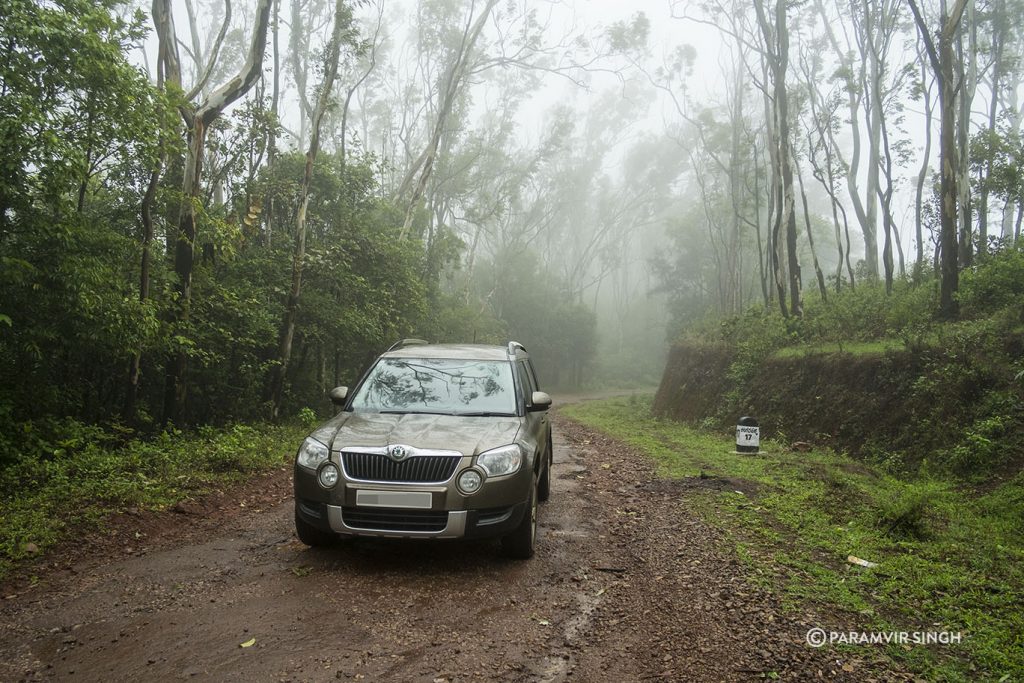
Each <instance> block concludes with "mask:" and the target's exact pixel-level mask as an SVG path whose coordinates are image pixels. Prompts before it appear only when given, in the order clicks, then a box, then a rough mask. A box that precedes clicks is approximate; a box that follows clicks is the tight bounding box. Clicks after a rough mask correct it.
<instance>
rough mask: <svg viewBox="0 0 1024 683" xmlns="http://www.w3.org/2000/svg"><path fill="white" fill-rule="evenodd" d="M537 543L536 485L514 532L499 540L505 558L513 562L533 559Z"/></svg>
mask: <svg viewBox="0 0 1024 683" xmlns="http://www.w3.org/2000/svg"><path fill="white" fill-rule="evenodd" d="M536 542H537V484H536V483H534V485H533V488H532V489H531V490H530V498H529V500H527V501H526V511H525V512H524V513H523V519H522V521H521V522H519V526H517V527H516V529H515V531H513V532H512V533H510V534H509V535H507V536H503V537H502V539H501V547H502V549H503V550H504V551H505V556H506V557H510V558H512V559H514V560H528V559H530V558H531V557H533V549H534V546H535V545H536Z"/></svg>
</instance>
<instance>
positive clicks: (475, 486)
mask: <svg viewBox="0 0 1024 683" xmlns="http://www.w3.org/2000/svg"><path fill="white" fill-rule="evenodd" d="M483 483H484V478H483V477H481V476H480V473H479V472H477V471H476V470H466V471H465V472H463V473H462V474H461V475H460V476H459V490H460V491H462V492H463V493H465V494H467V495H469V494H473V493H476V492H477V491H479V490H480V485H481V484H483Z"/></svg>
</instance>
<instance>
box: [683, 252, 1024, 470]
mask: <svg viewBox="0 0 1024 683" xmlns="http://www.w3.org/2000/svg"><path fill="white" fill-rule="evenodd" d="M962 282H963V286H962V289H961V305H962V311H963V313H964V320H962V321H961V322H956V323H940V322H939V321H937V320H935V319H934V318H933V311H934V310H935V288H934V287H933V286H932V284H933V283H930V282H927V281H926V282H921V283H918V284H916V285H915V284H911V283H906V282H901V283H897V286H896V287H895V288H894V290H893V292H892V293H891V294H887V293H886V292H885V289H884V288H883V287H882V286H881V284H871V283H865V284H861V285H859V286H858V287H857V289H856V290H851V289H849V288H847V289H845V290H844V291H843V292H841V293H838V294H833V295H832V296H830V297H829V301H828V302H823V301H821V300H820V299H819V298H818V297H816V296H808V300H807V302H806V308H805V315H804V317H803V318H802V319H799V320H797V319H792V318H789V319H786V318H783V317H782V316H781V315H780V314H779V313H777V312H775V311H764V310H763V309H762V308H760V307H758V308H756V309H751V310H750V311H748V312H747V313H745V314H744V315H742V316H735V317H731V318H728V319H725V320H717V321H716V320H707V321H704V322H702V323H701V325H699V326H695V327H694V328H692V329H691V331H689V332H687V333H686V334H684V335H683V336H681V337H680V343H682V344H683V345H691V346H695V347H699V346H700V344H702V343H706V342H708V341H711V342H713V343H715V344H719V345H724V346H725V347H726V348H727V349H728V350H729V351H730V352H731V356H732V358H733V361H732V364H731V366H730V367H729V370H728V372H727V377H726V379H727V380H728V385H727V388H726V389H725V393H724V401H723V402H722V403H721V405H718V406H716V407H715V410H716V411H717V415H714V416H711V415H698V416H694V419H697V420H699V419H702V418H706V417H714V418H717V419H719V420H726V419H730V418H734V417H735V416H736V415H739V414H743V413H744V412H746V411H748V410H750V408H751V406H750V400H752V399H750V398H749V397H750V396H751V393H752V392H751V388H752V387H755V388H757V389H758V392H757V395H758V396H760V399H758V400H760V401H761V402H762V403H763V402H765V401H767V402H769V403H771V404H772V405H771V406H770V408H767V407H765V406H763V405H762V406H760V409H761V412H760V413H759V416H760V417H762V418H763V419H766V420H768V421H769V422H771V423H773V424H774V425H775V426H776V428H777V429H785V430H786V431H791V430H794V431H796V432H798V433H800V436H799V437H798V438H802V439H814V438H816V434H815V433H813V432H811V433H808V432H809V431H810V430H811V427H810V425H812V424H813V423H814V422H815V421H816V419H820V418H816V417H815V416H816V415H820V411H821V410H823V409H825V406H826V405H827V406H829V408H828V409H829V410H830V411H831V412H836V411H839V412H841V413H843V414H845V413H846V412H851V413H857V412H858V411H857V408H856V406H852V405H849V404H848V403H844V401H843V398H842V397H843V396H845V395H847V394H849V395H855V396H864V397H865V398H866V399H868V397H871V395H872V392H873V391H877V386H869V385H868V384H866V383H865V382H867V380H866V379H865V380H864V382H862V381H861V380H860V379H859V377H858V375H857V374H856V371H855V370H851V371H848V372H847V371H845V370H844V368H846V367H851V368H853V367H858V368H863V369H869V368H868V366H865V365H863V363H864V362H866V359H869V358H870V357H872V356H874V357H875V358H876V359H877V362H876V363H875V364H874V365H872V366H871V368H870V371H871V373H872V375H873V376H875V379H874V380H872V381H874V382H878V381H884V382H889V384H888V386H889V387H890V391H893V390H895V391H897V392H898V393H899V398H898V399H897V398H896V397H895V396H886V397H884V398H883V397H871V398H869V399H868V400H871V401H872V403H873V404H877V403H878V402H880V401H883V400H887V401H897V403H896V404H892V405H891V410H890V411H889V412H890V413H891V414H893V415H899V416H902V418H899V417H894V418H893V419H892V420H888V421H886V420H883V422H884V424H880V423H877V422H876V423H868V422H864V421H861V422H858V421H857V420H856V419H855V418H856V415H855V414H853V415H850V416H849V417H848V418H847V419H845V420H843V421H842V424H840V425H838V429H840V430H841V431H842V432H843V436H842V441H841V446H842V447H843V448H847V449H849V450H851V451H852V452H855V453H857V454H859V455H861V456H862V457H864V458H867V459H870V460H872V461H873V462H876V463H879V464H881V463H884V464H885V466H886V467H888V468H889V469H890V471H893V472H915V471H918V470H921V471H927V472H932V473H935V474H936V475H940V476H945V475H949V474H955V475H957V476H960V477H965V478H968V479H970V480H983V479H985V478H986V477H991V476H992V475H993V474H996V473H998V472H1000V471H1002V469H1003V468H1005V467H1007V466H1009V464H1010V463H1013V462H1017V461H1019V455H1018V456H1015V455H1014V454H1015V453H1019V452H1020V451H1019V447H1020V444H1021V443H1022V441H1024V439H1022V438H1021V437H1020V436H1019V434H1020V432H1021V429H1020V426H1021V425H1022V424H1024V383H1022V382H1021V381H1020V380H1019V379H1017V375H1018V374H1019V373H1021V372H1022V370H1024V364H1022V362H1021V360H1020V358H1021V349H1022V347H1024V252H1022V250H1021V249H1020V248H1006V249H1003V250H1001V251H1000V252H998V253H995V254H991V255H989V256H987V257H985V258H983V259H979V264H978V265H977V266H976V267H975V268H973V269H971V270H968V271H965V272H964V274H963V277H962ZM826 354H833V355H835V356H836V357H835V359H834V361H832V362H831V363H830V362H829V361H827V360H823V358H824V356H825V355H826ZM811 358H813V359H815V360H814V364H815V365H814V367H820V368H821V369H822V372H823V373H824V374H825V375H827V377H818V378H817V379H811V378H808V377H806V376H805V375H806V373H805V372H802V366H807V363H806V360H805V359H811ZM787 364H788V365H790V366H792V371H791V372H785V371H784V368H785V367H786V366H787ZM833 366H834V367H833ZM769 368H775V371H772V372H769ZM877 373H881V374H877ZM768 374H770V376H771V377H772V380H771V381H772V382H774V384H773V385H772V386H771V387H767V386H766V385H765V381H766V380H765V377H766V376H767V375H768ZM1021 376H1024V375H1021ZM797 387H802V388H803V389H802V390H801V391H798V390H797ZM808 392H814V394H821V395H819V396H817V398H815V396H814V395H810V396H808V395H806V394H807V393H808ZM766 396H769V397H775V398H774V399H771V398H765V397H766ZM781 396H786V397H787V398H786V400H785V401H783V400H781V399H779V398H778V397H781ZM833 399H835V400H833ZM860 412H864V411H860ZM831 434H832V436H833V437H834V436H835V434H836V431H835V430H833V431H832V432H831ZM829 438H832V437H829Z"/></svg>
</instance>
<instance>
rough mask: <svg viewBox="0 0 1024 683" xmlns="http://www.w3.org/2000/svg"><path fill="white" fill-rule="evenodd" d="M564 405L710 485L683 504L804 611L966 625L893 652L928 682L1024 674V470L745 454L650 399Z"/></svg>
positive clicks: (912, 626) (919, 624) (769, 446)
mask: <svg viewBox="0 0 1024 683" xmlns="http://www.w3.org/2000/svg"><path fill="white" fill-rule="evenodd" d="M562 412H563V414H564V415H567V416H568V417H570V418H572V419H575V420H578V421H579V422H581V423H583V424H585V425H588V426H590V427H593V428H595V429H599V430H601V431H603V432H605V433H607V434H609V435H610V436H613V437H615V438H617V439H619V440H621V441H623V442H625V443H628V444H630V445H631V446H633V447H635V448H637V449H639V450H640V451H642V452H644V453H646V454H647V455H649V456H650V457H651V458H652V459H654V460H655V461H656V462H657V464H658V467H659V471H660V473H661V474H662V476H665V477H668V478H673V479H679V478H694V479H697V480H701V479H704V480H706V481H707V483H709V484H711V485H709V486H707V487H695V488H694V489H688V490H687V494H686V500H685V503H686V505H687V506H691V505H692V506H693V507H694V509H696V510H697V511H698V512H699V513H700V514H701V515H702V517H703V518H704V519H706V520H707V521H709V522H711V523H712V524H715V525H717V526H718V527H720V528H722V529H723V530H724V531H725V532H726V534H727V536H728V537H729V538H730V539H731V540H732V542H733V552H735V553H736V554H737V556H738V557H739V558H740V559H741V560H742V561H743V562H744V563H745V564H746V565H747V566H748V569H749V573H750V577H751V580H753V581H755V582H760V583H763V584H764V585H766V586H769V587H773V588H778V587H780V586H781V587H782V589H783V590H784V592H785V594H786V595H787V596H788V598H789V600H790V605H791V606H792V607H793V608H794V609H797V608H799V607H800V606H801V605H803V604H806V603H808V602H809V603H821V604H825V605H828V606H833V607H838V608H840V609H842V610H846V611H848V612H849V613H850V614H851V622H850V623H853V624H858V625H859V626H860V627H861V628H863V629H864V630H872V631H953V632H957V631H959V632H962V633H963V634H964V640H963V643H962V644H960V645H955V644H954V645H947V646H939V645H933V646H918V647H912V648H909V649H908V648H903V647H898V646H892V647H890V648H889V651H888V653H889V655H891V656H892V657H893V658H895V659H897V660H898V661H899V662H900V664H901V665H902V666H905V667H907V668H909V669H910V670H912V671H914V672H916V673H919V674H921V675H922V676H925V677H927V678H928V679H929V680H951V681H965V680H996V681H1008V680H1017V679H1019V678H1020V677H1021V676H1022V675H1024V643H1022V642H1021V640H1020V634H1021V633H1022V632H1024V610H1022V609H1021V605H1022V604H1024V529H1022V528H1021V523H1020V520H1021V519H1024V474H1018V475H1016V476H1015V477H1014V478H1013V479H1011V480H1009V481H1005V482H1003V483H1000V484H998V485H996V486H992V487H988V488H980V489H975V488H967V487H964V486H962V482H961V481H959V480H957V479H951V478H940V477H914V478H905V477H898V476H894V475H893V474H891V473H889V472H887V471H886V470H885V469H884V468H882V467H878V466H873V465H870V464H867V463H865V462H863V461H861V460H856V459H853V458H851V457H848V456H846V455H842V454H836V453H833V452H831V451H828V450H822V449H812V450H810V451H808V452H796V451H794V450H791V449H790V447H789V445H788V444H786V443H784V442H779V441H775V440H769V441H767V442H765V443H763V445H762V453H761V454H759V455H737V454H735V453H733V452H732V451H733V448H734V446H733V444H734V441H733V439H732V438H731V435H729V436H727V435H726V434H725V433H723V431H722V430H708V429H700V428H696V427H692V426H688V425H685V424H681V423H678V422H672V421H668V420H663V419H659V418H655V417H652V416H651V415H650V399H649V398H642V397H630V398H616V399H610V400H604V401H595V402H584V403H580V404H575V405H571V406H567V407H566V408H564V409H563V411H562ZM740 491H744V492H745V493H742V492H740ZM850 555H853V556H855V557H858V558H862V559H865V560H868V561H870V562H874V563H877V565H878V566H877V567H871V568H865V567H861V566H856V565H853V564H851V563H849V562H848V561H847V557H848V556H850ZM822 627H823V628H826V629H828V625H827V624H822ZM865 647H867V646H865Z"/></svg>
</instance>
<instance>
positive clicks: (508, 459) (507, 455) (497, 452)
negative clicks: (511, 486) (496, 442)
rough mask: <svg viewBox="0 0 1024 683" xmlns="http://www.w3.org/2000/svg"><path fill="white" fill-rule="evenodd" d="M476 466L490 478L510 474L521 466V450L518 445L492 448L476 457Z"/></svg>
mask: <svg viewBox="0 0 1024 683" xmlns="http://www.w3.org/2000/svg"><path fill="white" fill-rule="evenodd" d="M476 464H477V465H479V466H480V467H481V469H483V471H484V472H486V473H487V475H488V476H491V477H500V476H502V475H504V474H512V473H513V472H516V471H518V470H519V468H520V467H521V466H522V464H523V449H522V447H521V446H520V445H519V444H512V445H510V446H502V447H501V448H494V449H491V450H489V451H487V452H486V453H481V454H480V455H478V456H477V457H476Z"/></svg>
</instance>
